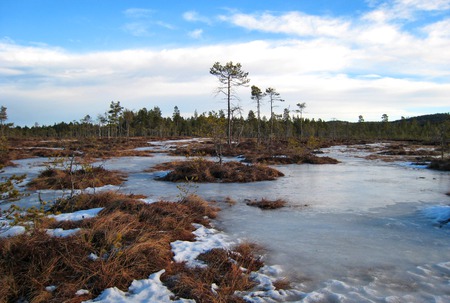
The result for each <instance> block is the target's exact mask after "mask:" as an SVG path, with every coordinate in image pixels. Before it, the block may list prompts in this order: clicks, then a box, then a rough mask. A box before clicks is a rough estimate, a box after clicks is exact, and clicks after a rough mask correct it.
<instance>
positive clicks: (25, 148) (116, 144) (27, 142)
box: [0, 138, 151, 163]
mask: <svg viewBox="0 0 450 303" xmlns="http://www.w3.org/2000/svg"><path fill="white" fill-rule="evenodd" d="M149 141H151V138H110V139H107V138H84V139H72V140H65V139H50V140H41V139H37V138H36V139H33V138H27V139H23V138H8V141H7V142H5V148H6V150H7V153H5V154H7V157H3V158H4V159H3V158H2V157H0V160H2V159H3V160H2V161H3V162H5V161H8V163H11V162H10V161H11V160H18V159H27V158H36V157H49V158H64V157H70V156H73V155H76V156H79V157H82V158H83V159H84V160H85V161H86V162H90V161H92V160H94V159H107V158H111V157H126V156H140V157H149V156H151V153H150V152H148V151H139V150H135V149H136V148H138V147H146V146H149V145H148V142H149Z"/></svg>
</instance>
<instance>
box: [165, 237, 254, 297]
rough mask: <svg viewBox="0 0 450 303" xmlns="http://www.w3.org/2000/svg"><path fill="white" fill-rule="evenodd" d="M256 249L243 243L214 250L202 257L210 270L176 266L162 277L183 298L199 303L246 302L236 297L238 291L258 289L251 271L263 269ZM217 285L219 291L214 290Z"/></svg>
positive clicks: (201, 255) (203, 254)
mask: <svg viewBox="0 0 450 303" xmlns="http://www.w3.org/2000/svg"><path fill="white" fill-rule="evenodd" d="M257 252H258V250H257V246H256V245H253V244H249V243H245V244H241V245H239V246H237V247H235V248H234V249H232V250H226V249H221V248H214V249H211V250H209V251H207V252H205V253H202V254H200V255H199V257H198V259H199V260H201V261H203V262H204V263H205V264H206V265H207V267H202V268H198V267H196V268H189V267H187V266H185V265H181V264H177V265H176V267H174V268H172V269H171V270H169V271H168V273H167V275H165V276H163V280H164V282H165V284H166V285H168V287H169V288H170V289H171V290H172V291H173V292H174V293H175V294H176V295H177V296H180V297H183V298H190V299H195V300H196V302H199V303H202V302H223V303H225V302H239V303H243V302H245V301H244V300H243V299H242V298H240V297H238V296H236V295H235V292H236V291H244V290H249V289H251V288H252V287H254V286H255V283H254V282H253V281H251V279H250V272H251V271H256V270H258V269H260V268H261V267H262V266H263V263H262V261H261V260H260V259H259V258H258V257H255V254H256V253H257ZM213 284H215V285H216V286H217V289H215V290H212V287H211V286H212V285H213Z"/></svg>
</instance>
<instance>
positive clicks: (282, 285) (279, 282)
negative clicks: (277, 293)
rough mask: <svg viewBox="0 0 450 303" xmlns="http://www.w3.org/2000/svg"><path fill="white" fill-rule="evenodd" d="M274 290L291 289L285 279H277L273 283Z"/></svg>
mask: <svg viewBox="0 0 450 303" xmlns="http://www.w3.org/2000/svg"><path fill="white" fill-rule="evenodd" d="M273 286H274V287H275V289H291V282H290V281H289V280H288V279H286V278H283V279H279V280H276V281H274V282H273Z"/></svg>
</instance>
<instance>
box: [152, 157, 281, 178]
mask: <svg viewBox="0 0 450 303" xmlns="http://www.w3.org/2000/svg"><path fill="white" fill-rule="evenodd" d="M164 167H165V168H166V169H168V168H170V169H172V171H171V172H170V173H168V174H167V175H165V176H164V177H161V178H159V179H158V180H161V181H171V182H186V181H193V182H223V183H230V182H241V183H244V182H256V181H264V180H275V179H277V178H279V177H282V176H284V174H283V173H281V172H280V171H278V170H276V169H274V168H270V167H268V166H265V165H262V164H255V165H248V164H243V163H240V162H224V163H222V164H220V163H217V162H213V161H208V160H205V159H202V158H196V159H193V160H189V161H182V162H172V163H168V164H165V166H164Z"/></svg>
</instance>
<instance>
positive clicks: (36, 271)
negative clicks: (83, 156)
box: [0, 192, 217, 302]
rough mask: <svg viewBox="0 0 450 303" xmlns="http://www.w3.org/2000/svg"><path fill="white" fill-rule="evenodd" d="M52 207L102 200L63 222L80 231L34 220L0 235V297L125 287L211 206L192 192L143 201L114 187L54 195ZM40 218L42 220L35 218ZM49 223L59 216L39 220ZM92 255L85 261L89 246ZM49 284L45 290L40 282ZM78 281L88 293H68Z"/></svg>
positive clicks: (161, 259) (167, 258) (165, 262)
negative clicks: (19, 231) (84, 216)
mask: <svg viewBox="0 0 450 303" xmlns="http://www.w3.org/2000/svg"><path fill="white" fill-rule="evenodd" d="M60 204H61V205H60V206H55V207H54V210H58V211H64V210H68V209H72V210H77V209H79V208H85V206H88V205H89V207H99V206H102V207H105V209H104V210H103V211H101V212H100V213H99V215H98V216H97V217H96V218H93V219H89V220H84V221H82V222H78V223H72V224H69V223H66V224H67V225H66V227H70V228H73V227H75V226H76V227H80V228H82V229H81V231H80V232H78V233H77V234H76V235H73V236H71V237H66V238H56V237H51V236H49V235H47V234H46V232H45V230H43V229H40V228H37V227H36V228H34V229H32V230H31V232H30V233H29V234H23V235H20V236H17V237H12V238H7V239H0V272H1V273H2V275H1V277H0V284H1V285H2V287H1V288H0V302H16V301H17V300H19V299H21V298H23V299H26V300H28V301H30V302H63V301H65V302H81V301H82V300H87V299H90V298H93V297H95V296H97V295H99V294H100V292H101V291H103V290H104V289H105V288H108V287H112V286H115V287H118V288H120V289H122V290H126V289H127V288H128V286H129V285H130V283H131V281H132V280H134V279H143V278H147V277H148V275H149V274H151V273H153V272H156V271H159V270H161V269H163V268H171V267H172V266H173V261H172V256H173V255H172V251H171V246H170V243H171V242H172V241H175V240H193V239H194V236H193V234H192V231H193V229H194V228H193V225H192V224H193V223H202V224H208V223H209V221H208V217H214V216H215V215H216V213H217V209H216V208H212V207H210V206H209V205H208V203H207V202H206V201H204V200H202V199H201V198H200V197H198V196H191V197H187V198H186V199H185V201H184V202H182V203H173V202H163V201H162V202H156V203H153V204H146V203H143V202H140V201H138V200H135V199H134V198H132V197H130V196H126V195H122V194H117V193H112V192H104V193H100V194H83V195H80V196H75V197H73V198H72V199H70V201H67V202H64V203H63V202H61V201H60ZM39 226H44V225H39ZM45 226H46V227H49V228H56V227H61V226H64V223H59V222H51V221H50V222H47V223H46V225H45ZM91 253H95V254H96V255H97V256H99V259H97V260H96V261H93V260H91V259H89V258H88V256H89V254H91ZM50 285H55V286H57V288H56V290H55V291H54V292H53V293H49V292H47V291H45V287H46V286H50ZM78 289H87V290H89V292H90V294H89V295H85V296H81V297H75V295H74V294H75V292H76V291H77V290H78Z"/></svg>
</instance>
